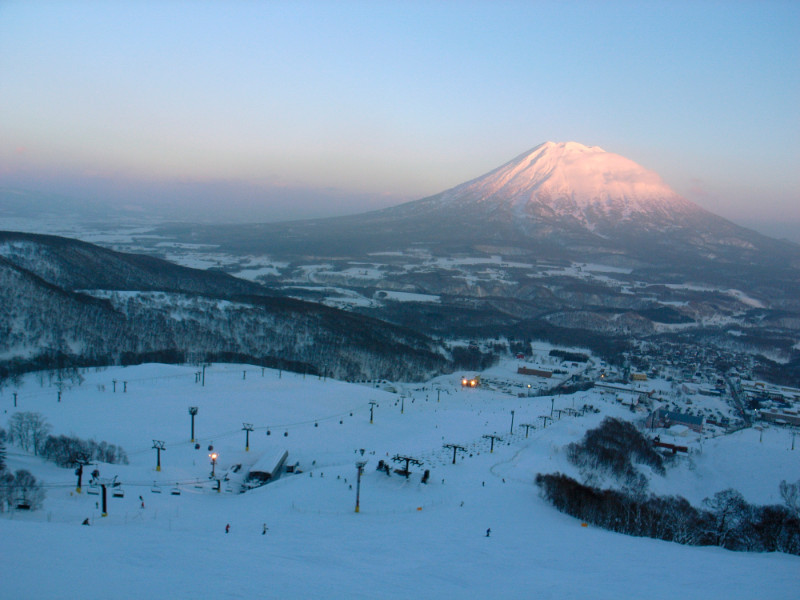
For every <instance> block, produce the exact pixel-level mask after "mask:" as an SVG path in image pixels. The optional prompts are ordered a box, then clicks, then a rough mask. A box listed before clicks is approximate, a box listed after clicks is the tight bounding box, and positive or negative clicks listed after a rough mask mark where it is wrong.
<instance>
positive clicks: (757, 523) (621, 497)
mask: <svg viewBox="0 0 800 600" xmlns="http://www.w3.org/2000/svg"><path fill="white" fill-rule="evenodd" d="M536 485H537V486H539V488H540V489H541V494H542V496H543V497H544V498H545V499H546V500H547V501H548V502H550V503H551V504H553V506H555V507H556V508H557V509H558V510H560V511H561V512H564V513H566V514H568V515H571V516H573V517H576V518H579V519H581V520H583V521H586V522H588V523H591V524H593V525H596V526H598V527H602V528H604V529H609V530H611V531H616V532H619V533H625V534H628V535H635V536H644V537H651V538H656V539H661V540H666V541H672V542H677V543H679V544H688V545H693V546H721V547H723V548H727V549H728V550H738V551H747V552H786V553H789V554H800V514H799V513H798V504H797V497H798V488H800V482H798V483H796V484H787V483H786V482H785V481H784V482H782V483H781V495H782V497H783V498H784V501H785V503H786V504H785V505H783V506H781V505H768V506H757V505H753V504H749V503H748V502H747V501H746V500H745V499H744V498H743V497H742V495H741V494H740V493H739V492H737V491H736V490H733V489H728V490H724V491H721V492H717V493H716V494H714V496H713V497H712V498H706V499H705V500H704V501H703V508H696V507H694V506H692V505H691V504H690V503H689V502H688V501H687V500H686V499H685V498H682V497H680V496H655V495H649V496H645V495H643V494H635V493H629V492H625V491H621V490H611V489H599V488H596V487H592V486H589V485H583V484H581V483H579V482H577V481H575V480H574V479H572V478H571V477H568V476H566V475H563V474H561V473H552V474H548V475H543V474H541V473H540V474H538V475H537V476H536ZM792 502H794V504H792Z"/></svg>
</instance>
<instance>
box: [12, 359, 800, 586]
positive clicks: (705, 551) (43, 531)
mask: <svg viewBox="0 0 800 600" xmlns="http://www.w3.org/2000/svg"><path fill="white" fill-rule="evenodd" d="M514 370H515V365H513V364H506V365H501V366H499V367H495V369H493V373H492V375H493V377H495V378H497V377H502V376H504V375H509V376H510V374H511V373H512V372H513V371H514ZM197 371H198V369H197V368H196V367H188V366H187V367H183V366H167V365H143V366H139V367H129V368H125V369H123V368H114V369H104V370H99V371H95V370H89V371H87V372H85V373H83V377H84V381H83V382H82V383H81V384H80V385H74V386H73V387H70V388H68V387H65V388H64V391H63V393H62V399H61V402H60V403H59V402H58V401H57V392H56V387H55V385H54V382H53V384H52V385H51V384H50V382H48V379H47V376H46V375H44V376H40V377H37V375H29V376H28V377H26V378H25V381H24V384H23V385H22V386H21V387H19V388H16V391H17V392H18V404H19V406H18V408H17V409H16V410H21V411H35V412H40V413H42V414H43V415H44V416H45V417H46V418H47V420H48V422H49V423H50V424H51V425H52V428H53V429H52V433H53V434H55V435H59V434H74V435H77V436H79V437H81V438H95V439H96V440H98V441H100V440H106V441H108V442H110V443H114V444H118V445H120V446H122V447H123V448H124V449H125V450H126V451H127V453H128V455H129V458H130V465H106V464H100V465H98V467H97V468H99V470H100V472H101V476H103V477H113V476H117V477H118V479H119V480H120V481H121V482H122V487H123V489H124V490H125V497H124V498H109V500H108V516H107V517H101V516H100V510H99V508H98V507H96V505H95V503H96V502H98V501H99V496H94V495H88V494H87V493H86V492H87V487H88V486H87V481H86V478H85V479H84V486H83V493H81V494H77V493H76V492H75V483H76V477H75V476H74V475H73V472H72V470H71V469H60V468H57V467H55V466H54V465H52V464H50V463H44V462H43V461H41V460H40V459H38V458H36V457H32V456H29V455H25V454H24V453H22V452H21V451H20V450H19V449H18V448H17V447H15V446H11V445H10V444H9V445H8V446H7V453H8V455H7V463H8V468H9V469H10V470H12V471H13V470H15V469H18V468H27V469H29V470H30V471H31V472H33V473H34V475H35V476H36V477H37V478H38V479H39V480H40V481H42V482H43V483H44V484H45V487H46V489H47V498H46V500H45V503H44V507H43V508H42V509H41V510H39V511H35V512H32V513H23V512H20V511H16V512H13V513H4V514H0V536H2V540H3V555H4V557H3V560H2V561H0V596H2V597H3V598H26V599H35V598H81V599H86V600H88V599H95V598H96V599H101V598H102V599H110V598H145V597H149V598H248V599H250V598H437V599H444V598H462V599H463V598H554V599H556V598H558V599H564V598H593V599H605V598H608V599H614V600H619V599H621V598H649V599H659V598H663V599H672V598H684V599H690V598H703V599H707V598H718V597H719V598H776V599H777V598H787V599H788V598H796V597H797V589H798V584H800V558H798V557H795V556H789V555H784V554H749V553H735V552H729V551H726V550H722V549H719V548H696V547H687V546H680V545H678V544H673V543H667V542H661V541H656V540H650V539H644V538H633V537H628V536H624V535H620V534H615V533H611V532H607V531H603V530H600V529H597V528H594V527H591V526H589V527H583V526H582V524H581V522H580V521H577V520H575V519H573V518H571V517H568V516H566V515H563V514H561V513H559V512H557V511H556V510H554V509H553V508H551V507H550V506H549V505H548V504H546V503H545V502H544V501H543V500H542V499H541V498H539V496H538V493H537V488H536V487H535V485H534V484H533V478H534V477H535V475H536V473H538V472H552V471H556V470H560V471H562V472H568V473H574V470H573V468H572V467H571V466H570V465H569V464H567V462H566V460H565V457H564V452H563V451H562V448H563V446H564V445H565V444H567V443H569V442H570V441H573V440H575V439H577V438H579V437H580V436H582V435H583V432H584V431H585V430H586V429H587V428H590V427H592V426H595V425H596V424H598V423H599V422H600V421H601V420H602V418H603V417H604V416H606V415H616V416H620V417H622V418H631V417H632V415H631V413H630V412H629V411H628V410H627V409H626V408H623V407H620V406H619V405H617V404H616V403H615V402H613V401H609V400H605V399H604V398H603V397H601V396H600V395H599V394H594V393H583V394H580V395H578V396H574V397H573V396H557V397H556V398H555V401H554V405H555V408H556V409H558V408H567V407H571V406H572V405H573V404H574V405H576V406H579V405H581V404H583V403H584V402H588V403H591V404H593V405H595V406H596V407H597V408H599V409H600V410H601V412H600V413H597V414H589V415H587V416H584V417H569V418H568V417H566V416H565V417H563V418H562V419H561V420H560V421H556V422H554V423H553V424H552V425H550V426H548V427H547V428H546V429H542V428H541V423H542V420H541V419H539V418H538V417H539V416H540V415H549V414H550V409H551V401H550V397H544V398H520V397H516V396H512V395H508V394H501V393H498V392H493V391H490V390H486V389H470V390H462V389H461V386H460V375H461V374H458V375H453V376H446V377H441V378H438V379H437V380H435V381H433V382H429V383H427V384H424V385H417V386H402V385H398V384H392V387H394V388H395V389H396V391H397V392H398V393H392V392H390V391H386V390H384V389H381V388H376V387H374V386H373V385H354V384H346V383H342V382H338V381H332V380H320V379H318V378H316V377H311V376H308V377H303V376H302V375H299V374H294V373H287V372H283V373H279V372H278V371H272V370H269V369H267V370H265V371H263V375H262V369H261V368H260V367H253V366H239V365H213V366H211V367H209V368H207V369H206V373H205V386H202V385H201V384H200V383H197V382H196V372H197ZM243 371H246V376H245V375H244V374H243ZM115 379H116V380H117V384H116V387H117V391H116V393H115V392H113V391H112V387H113V383H112V381H113V380H115ZM123 381H127V391H126V392H125V393H123V392H122V391H121V390H122V385H123V384H122V382H123ZM383 387H386V388H388V387H390V386H389V385H384V386H382V388H383ZM13 391H14V390H12V389H10V388H8V387H7V388H4V389H3V391H2V394H0V409H2V412H1V413H0V417H1V418H0V425H2V426H3V427H6V428H7V421H8V418H9V417H10V416H11V415H12V414H13V413H14V410H15V409H14V408H13V396H12V392H13ZM401 395H402V396H403V398H404V399H403V400H401ZM437 398H438V401H437ZM370 401H374V402H376V403H377V404H376V405H375V406H374V409H373V423H370V404H369V402H370ZM189 406H197V407H198V414H197V417H196V419H195V433H196V437H197V440H198V442H199V443H200V444H201V447H200V449H199V450H196V449H195V448H194V444H192V443H190V441H189V438H190V416H189V413H188V407H189ZM401 407H402V413H401ZM511 410H514V412H515V414H514V433H513V435H509V432H510V427H511ZM351 413H352V416H351ZM340 421H341V423H340ZM243 423H251V424H252V425H253V427H254V431H253V432H252V433H251V434H250V451H249V452H245V451H244V446H245V432H244V431H243V430H242V427H243ZM523 423H533V424H535V425H536V427H537V428H536V429H535V430H533V429H531V430H530V431H529V435H528V436H527V437H526V435H525V429H524V428H522V427H520V425H521V424H523ZM267 430H269V432H270V435H266V432H267ZM284 434H286V435H284ZM488 434H496V435H497V436H499V437H500V438H501V440H497V441H496V442H495V446H494V451H493V452H490V451H489V445H490V440H489V439H486V438H484V437H483V436H484V435H488ZM153 440H161V441H164V442H166V451H164V452H162V453H161V464H162V469H161V471H160V472H158V471H156V470H155V464H156V451H155V450H153V449H152V445H153ZM445 443H455V444H459V445H462V446H464V447H466V448H467V451H466V452H459V455H458V457H457V463H456V464H455V465H453V464H451V463H452V458H453V453H452V450H450V449H445V448H442V445H443V444H445ZM210 444H213V446H214V449H215V451H217V452H218V453H219V459H218V462H217V465H216V467H215V469H216V472H217V474H219V473H225V472H226V471H228V470H229V469H230V468H231V467H232V465H235V464H248V463H252V462H255V461H256V460H257V459H258V458H259V457H260V456H261V455H270V454H275V453H276V452H279V451H281V450H284V449H285V450H288V452H289V458H288V461H287V464H294V463H296V462H299V465H300V468H301V469H302V470H303V473H301V474H299V475H291V474H285V475H282V476H281V477H280V478H279V479H278V480H276V481H274V482H272V483H269V484H268V485H266V486H264V487H261V488H258V489H255V490H251V491H248V492H247V493H245V494H238V493H235V492H227V491H226V488H227V487H228V486H231V487H232V488H235V485H234V484H235V483H236V479H237V477H240V474H235V473H232V472H231V473H230V479H231V481H230V482H228V483H222V485H221V489H222V491H221V492H216V491H214V489H213V485H212V484H211V482H209V479H208V476H209V473H210V470H211V465H210V461H209V458H208V454H209V451H208V449H207V448H208V446H209V445H210ZM790 444H791V436H790V434H789V433H788V432H784V431H779V430H770V431H768V432H765V435H764V438H763V441H762V442H759V437H758V434H757V432H754V431H744V432H740V433H739V434H736V435H735V436H726V437H724V438H716V439H714V440H709V441H706V442H705V443H704V447H703V452H702V454H693V455H692V457H691V460H689V459H688V458H687V459H685V462H684V463H683V464H680V465H679V466H677V467H675V469H673V470H672V471H670V473H669V474H668V476H667V477H666V478H665V479H660V480H659V481H654V482H653V485H652V487H653V489H656V488H657V490H658V491H659V493H673V494H684V495H686V496H687V497H688V498H689V499H690V500H691V501H693V502H699V500H701V499H702V497H704V496H705V495H711V494H713V493H714V492H715V491H719V490H721V489H724V488H727V487H738V488H739V489H740V490H741V491H742V493H743V494H744V495H745V497H746V498H747V499H748V500H749V501H751V502H759V503H767V502H777V501H778V493H777V487H778V483H779V482H780V480H781V479H788V480H790V481H792V480H795V479H797V477H798V473H799V472H800V471H799V470H798V467H797V464H798V463H797V461H798V459H799V457H800V454H798V452H800V449H798V450H795V451H794V452H792V451H791V450H790V449H789V448H790ZM362 448H363V449H364V455H363V457H362V455H361V452H360V450H361V449H362ZM396 454H400V455H408V456H412V457H414V458H418V459H420V460H423V461H424V464H423V466H422V467H414V466H412V468H411V470H412V475H411V477H410V478H409V479H405V478H404V477H401V476H399V475H397V474H395V473H392V475H391V476H390V477H387V475H386V474H385V473H382V472H378V471H376V466H377V463H378V460H380V459H384V460H388V459H389V458H391V457H392V456H395V455H396ZM470 455H471V456H470ZM357 460H368V463H367V465H366V467H365V470H364V475H363V477H362V482H361V495H360V512H359V513H356V512H355V511H354V507H355V497H356V485H355V483H356V482H355V480H356V467H355V463H356V461H357ZM390 464H391V466H392V468H395V467H399V466H401V465H398V464H395V463H390ZM716 464H721V465H723V467H722V468H721V469H719V470H716V469H715V468H714V466H715V465H716ZM737 466H738V468H736V467H737ZM92 468H93V467H92ZM424 469H430V470H431V477H430V481H429V483H428V484H421V483H420V478H421V475H422V471H423V470H424ZM88 471H91V468H90V469H87V472H88ZM154 484H155V485H157V486H158V487H159V488H160V489H161V493H160V494H156V493H153V492H152V491H151V489H152V488H153V486H154ZM176 484H178V485H177V487H179V489H180V491H181V494H180V495H179V496H175V495H172V494H170V493H169V492H170V490H171V489H173V488H174V487H176ZM197 486H200V487H197ZM351 486H352V489H351ZM139 496H142V498H143V500H144V503H145V507H144V508H141V502H140V500H139ZM87 517H88V518H89V519H90V521H91V525H90V526H88V527H86V526H82V525H81V522H82V521H83V520H84V519H86V518H87ZM264 523H266V524H267V526H268V528H269V529H268V531H267V533H266V535H262V525H263V524H264ZM227 524H230V533H227V534H226V533H225V526H226V525H227ZM487 528H490V529H491V535H490V536H489V537H487V536H486V530H487Z"/></svg>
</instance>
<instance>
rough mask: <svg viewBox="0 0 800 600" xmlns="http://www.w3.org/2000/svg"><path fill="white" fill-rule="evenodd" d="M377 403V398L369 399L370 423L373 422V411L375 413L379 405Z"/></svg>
mask: <svg viewBox="0 0 800 600" xmlns="http://www.w3.org/2000/svg"><path fill="white" fill-rule="evenodd" d="M377 404H378V403H377V402H375V400H370V401H369V422H370V425H371V424H372V413H373V411H374V409H375V407H376V406H377Z"/></svg>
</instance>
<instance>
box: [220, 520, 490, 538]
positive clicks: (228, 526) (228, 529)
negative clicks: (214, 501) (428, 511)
mask: <svg viewBox="0 0 800 600" xmlns="http://www.w3.org/2000/svg"><path fill="white" fill-rule="evenodd" d="M230 530H231V524H230V523H228V524H227V525H225V533H228V532H229V531H230ZM487 535H488V534H487Z"/></svg>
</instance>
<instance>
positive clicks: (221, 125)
mask: <svg viewBox="0 0 800 600" xmlns="http://www.w3.org/2000/svg"><path fill="white" fill-rule="evenodd" d="M798 107H800V2H796V1H789V2H775V1H772V2H771V1H764V0H762V1H759V2H744V1H732V0H729V1H725V2H703V1H693V2H679V1H669V2H655V1H653V2H644V1H641V0H639V1H635V2H615V1H608V2H602V1H591V2H589V1H584V2H490V1H484V2H477V1H475V2H445V1H440V2H408V1H407V2H302V1H301V2H256V1H236V0H229V1H225V2H223V1H219V2H199V1H198V2H189V1H168V0H161V1H136V2H134V1H124V0H117V1H114V2H99V1H96V2H78V1H73V0H59V1H53V2H44V1H37V0H28V1H19V2H17V1H8V0H6V1H4V0H0V185H6V186H9V185H13V186H16V187H20V186H23V187H28V188H31V187H33V188H35V187H36V186H37V185H38V186H40V187H42V188H46V189H47V190H48V191H52V190H54V189H56V188H59V186H61V187H60V188H59V189H63V190H64V191H67V192H69V193H70V194H71V195H75V194H81V193H85V194H86V195H92V194H94V195H102V196H103V197H105V198H108V201H109V202H116V201H129V200H130V196H131V195H132V194H134V195H135V193H137V190H142V189H145V188H144V187H141V186H142V185H143V186H145V187H146V189H147V193H148V194H149V195H155V196H158V195H159V194H160V193H163V196H164V198H165V199H169V198H171V195H170V194H173V193H174V189H175V185H176V184H187V185H195V184H197V183H201V184H202V183H206V182H208V183H210V184H213V185H214V186H217V187H216V188H215V189H219V186H222V187H223V188H224V187H225V186H226V185H227V186H230V187H229V189H230V190H231V191H230V193H231V195H232V196H236V195H237V194H239V195H240V196H242V197H246V198H248V199H249V200H251V201H253V200H254V196H258V195H259V190H260V189H263V190H264V194H263V198H264V200H263V202H265V203H268V202H273V203H274V204H275V215H276V216H277V217H287V218H293V217H300V216H316V214H317V213H320V214H332V213H336V212H354V211H355V210H362V209H365V208H369V207H380V206H385V205H387V204H394V203H399V202H401V201H405V200H411V199H416V198H421V197H424V196H427V195H431V194H434V193H437V192H439V191H442V190H444V189H446V188H448V187H452V186H453V185H456V184H458V183H461V182H463V181H465V180H468V179H471V178H473V177H476V176H478V175H481V174H482V173H484V172H486V171H489V170H491V169H493V168H494V167H496V166H499V165H500V164H502V163H504V162H506V161H507V160H510V159H511V158H513V157H514V156H516V155H518V154H520V153H521V152H523V151H525V150H527V149H529V148H532V147H534V146H536V145H538V144H539V143H541V142H544V141H547V140H553V141H568V140H573V141H578V142H581V143H584V144H588V145H598V146H601V147H603V148H605V149H606V150H609V151H612V152H616V153H618V154H622V155H624V156H626V157H628V158H630V159H632V160H634V161H636V162H638V163H640V164H642V165H643V166H645V167H647V168H650V169H653V170H655V171H656V172H658V173H659V174H661V175H662V177H663V178H664V179H665V180H666V181H667V183H668V184H670V185H671V186H672V187H673V188H674V189H675V190H676V191H678V192H679V193H681V194H683V195H685V196H687V197H689V198H690V199H692V200H695V201H696V202H698V203H700V204H701V205H703V206H705V207H706V208H708V209H710V210H712V211H714V212H717V213H718V214H721V215H723V216H725V217H728V218H730V219H732V220H735V221H737V222H739V223H742V224H745V225H750V226H753V225H758V226H759V227H760V228H761V229H762V230H763V229H764V227H766V226H767V225H768V222H774V223H778V224H780V223H783V224H784V226H786V224H787V223H790V224H791V225H792V226H794V227H796V229H797V230H800V115H799V112H800V111H799V109H798ZM282 188H283V189H286V188H290V189H294V188H298V189H301V190H304V193H305V194H306V195H307V197H308V201H307V202H304V201H303V200H302V198H303V197H304V196H303V194H299V195H298V194H297V193H294V194H293V195H292V199H291V204H290V205H287V204H286V202H287V201H285V200H283V199H282V196H281V194H280V193H279V192H280V189H282ZM299 198H300V199H299ZM313 198H315V199H313ZM350 198H352V199H350ZM324 203H328V204H327V205H324ZM761 223H763V224H765V225H763V226H762V225H761ZM774 231H777V230H774ZM783 235H791V231H789V232H785V233H783ZM793 237H797V238H800V234H798V236H793Z"/></svg>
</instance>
